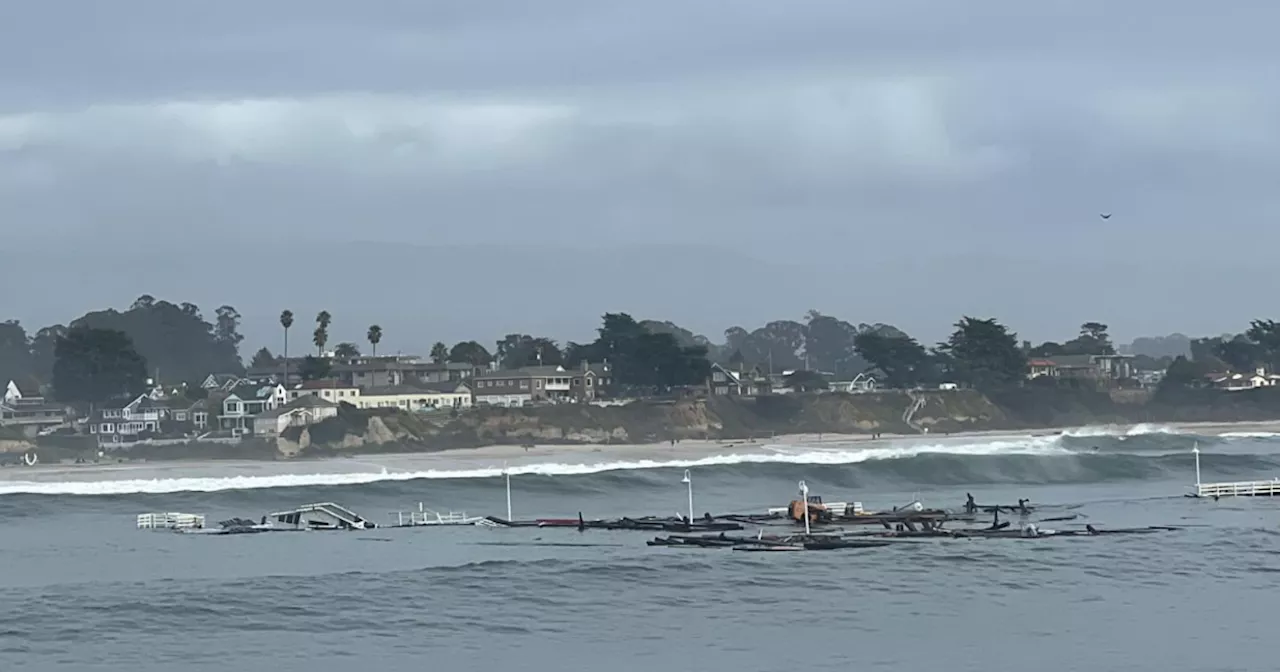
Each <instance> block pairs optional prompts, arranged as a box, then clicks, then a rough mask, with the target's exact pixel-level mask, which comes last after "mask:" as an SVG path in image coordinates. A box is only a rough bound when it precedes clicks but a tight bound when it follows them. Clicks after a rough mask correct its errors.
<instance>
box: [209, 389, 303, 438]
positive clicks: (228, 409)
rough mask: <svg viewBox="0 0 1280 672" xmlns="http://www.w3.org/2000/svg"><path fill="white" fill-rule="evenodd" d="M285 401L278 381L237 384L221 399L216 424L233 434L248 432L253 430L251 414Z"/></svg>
mask: <svg viewBox="0 0 1280 672" xmlns="http://www.w3.org/2000/svg"><path fill="white" fill-rule="evenodd" d="M287 401H288V398H287V393H286V391H285V389H284V385H280V384H279V383H251V384H247V385H239V386H237V387H235V388H233V389H232V390H231V391H230V392H229V393H228V394H227V396H226V398H225V399H223V400H222V413H221V414H219V415H218V426H219V427H220V428H222V429H229V430H231V433H232V434H233V435H235V436H240V435H241V434H248V433H250V432H252V431H253V416H255V415H257V414H259V413H263V412H266V411H272V410H275V409H276V408H279V407H280V406H283V405H285V403H287Z"/></svg>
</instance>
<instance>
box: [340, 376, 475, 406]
mask: <svg viewBox="0 0 1280 672" xmlns="http://www.w3.org/2000/svg"><path fill="white" fill-rule="evenodd" d="M349 403H350V404H352V405H353V406H355V407H356V408H398V409H400V410H403V411H415V412H425V411H438V410H447V409H454V408H457V409H462V408H468V407H470V406H471V388H470V387H468V386H467V384H466V383H463V382H445V383H419V384H416V385H392V386H387V387H367V388H365V389H363V390H361V391H360V396H359V397H356V398H355V399H351V400H349Z"/></svg>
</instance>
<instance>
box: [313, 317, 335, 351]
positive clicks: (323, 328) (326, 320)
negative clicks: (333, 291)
mask: <svg viewBox="0 0 1280 672" xmlns="http://www.w3.org/2000/svg"><path fill="white" fill-rule="evenodd" d="M332 322H333V316H332V315H330V314H329V311H327V310H322V311H320V312H319V314H317V315H316V331H315V334H314V335H313V337H312V339H311V342H312V343H315V344H316V355H318V356H320V357H324V345H325V343H328V342H329V324H330V323H332Z"/></svg>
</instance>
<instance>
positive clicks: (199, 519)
mask: <svg viewBox="0 0 1280 672" xmlns="http://www.w3.org/2000/svg"><path fill="white" fill-rule="evenodd" d="M203 527H204V516H202V515H200V514H198V513H173V512H171V513H142V514H138V529H139V530H191V529H201V528H203Z"/></svg>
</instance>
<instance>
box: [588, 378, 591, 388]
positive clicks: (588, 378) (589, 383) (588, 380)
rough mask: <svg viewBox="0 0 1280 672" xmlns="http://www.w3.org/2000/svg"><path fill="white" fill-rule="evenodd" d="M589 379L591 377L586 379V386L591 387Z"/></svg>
mask: <svg viewBox="0 0 1280 672" xmlns="http://www.w3.org/2000/svg"><path fill="white" fill-rule="evenodd" d="M591 380H592V379H591V378H588V379H587V387H591Z"/></svg>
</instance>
